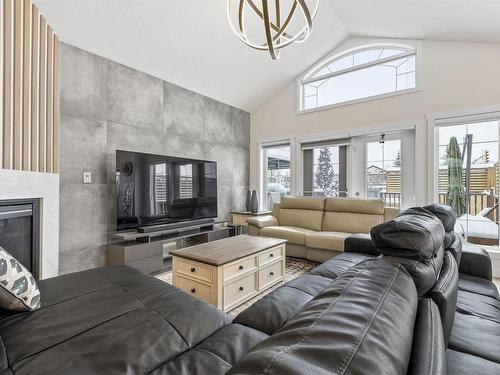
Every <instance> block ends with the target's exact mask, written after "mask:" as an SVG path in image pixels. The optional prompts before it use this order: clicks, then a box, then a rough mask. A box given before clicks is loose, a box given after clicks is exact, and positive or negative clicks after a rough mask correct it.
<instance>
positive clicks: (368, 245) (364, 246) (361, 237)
mask: <svg viewBox="0 0 500 375" xmlns="http://www.w3.org/2000/svg"><path fill="white" fill-rule="evenodd" d="M344 251H345V252H349V253H362V254H369V255H373V256H378V255H379V253H378V251H377V249H376V248H375V244H374V243H373V241H372V238H371V236H370V235H369V234H368V233H355V234H352V235H350V236H349V237H347V238H346V240H345V242H344Z"/></svg>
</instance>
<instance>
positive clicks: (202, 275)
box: [177, 260, 213, 283]
mask: <svg viewBox="0 0 500 375" xmlns="http://www.w3.org/2000/svg"><path fill="white" fill-rule="evenodd" d="M177 267H178V272H180V273H184V274H186V275H189V277H193V278H196V279H200V280H203V281H206V282H208V283H212V281H213V278H212V268H210V267H207V266H204V265H201V264H199V263H190V262H185V261H183V260H178V261H177Z"/></svg>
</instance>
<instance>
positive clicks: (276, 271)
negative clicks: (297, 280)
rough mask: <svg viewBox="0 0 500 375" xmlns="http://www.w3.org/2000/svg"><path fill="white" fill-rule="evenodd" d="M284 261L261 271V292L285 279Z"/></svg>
mask: <svg viewBox="0 0 500 375" xmlns="http://www.w3.org/2000/svg"><path fill="white" fill-rule="evenodd" d="M283 262H284V261H283V260H282V261H280V262H277V263H274V264H271V265H270V266H267V267H265V268H263V269H261V270H260V271H259V290H260V289H262V288H265V287H267V286H268V285H269V284H272V283H274V282H276V281H277V280H279V279H281V278H282V277H283Z"/></svg>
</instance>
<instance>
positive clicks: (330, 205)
mask: <svg viewBox="0 0 500 375" xmlns="http://www.w3.org/2000/svg"><path fill="white" fill-rule="evenodd" d="M325 211H335V212H352V213H358V214H372V215H384V201H383V200H381V199H360V198H327V199H326V202H325Z"/></svg>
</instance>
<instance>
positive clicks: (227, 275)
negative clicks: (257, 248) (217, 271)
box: [223, 257, 257, 281]
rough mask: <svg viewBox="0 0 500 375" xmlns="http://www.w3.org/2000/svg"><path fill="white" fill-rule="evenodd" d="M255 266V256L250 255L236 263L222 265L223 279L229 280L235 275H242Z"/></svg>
mask: <svg viewBox="0 0 500 375" xmlns="http://www.w3.org/2000/svg"><path fill="white" fill-rule="evenodd" d="M256 266H257V257H251V258H248V259H244V260H241V261H239V262H237V263H233V264H230V265H229V266H225V267H224V271H223V272H224V281H227V280H230V279H232V278H234V277H236V276H239V275H242V274H244V273H245V272H248V271H249V270H251V269H255V267H256Z"/></svg>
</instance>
